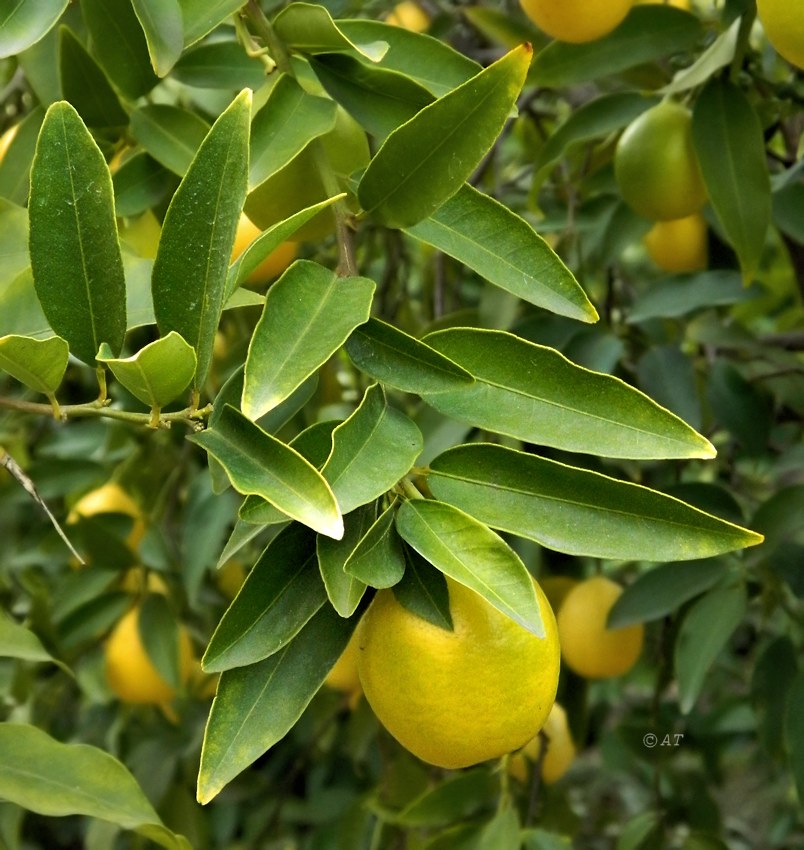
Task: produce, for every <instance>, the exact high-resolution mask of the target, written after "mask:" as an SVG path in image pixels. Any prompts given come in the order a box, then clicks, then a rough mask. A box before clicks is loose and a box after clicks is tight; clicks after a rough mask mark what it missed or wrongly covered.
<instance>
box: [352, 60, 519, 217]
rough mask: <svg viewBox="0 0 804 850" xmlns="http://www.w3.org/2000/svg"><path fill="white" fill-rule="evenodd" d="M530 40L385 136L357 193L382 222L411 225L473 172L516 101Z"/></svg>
mask: <svg viewBox="0 0 804 850" xmlns="http://www.w3.org/2000/svg"><path fill="white" fill-rule="evenodd" d="M530 57H531V49H530V46H529V45H523V46H522V47H519V48H516V49H515V50H512V51H511V52H510V53H508V54H506V55H505V56H504V57H503V58H502V59H499V60H498V61H497V62H495V63H494V64H493V65H490V66H489V67H488V68H486V69H485V70H483V71H481V72H480V73H479V74H478V75H477V76H476V77H473V78H472V79H471V80H469V81H468V82H466V83H464V84H463V85H461V86H459V87H458V88H457V89H454V90H453V91H451V92H450V93H449V94H446V95H444V96H443V97H441V98H439V99H438V100H436V101H434V102H433V103H431V104H430V105H429V106H426V107H425V108H424V109H422V110H421V111H420V112H418V113H417V114H416V115H415V116H414V117H413V118H411V119H410V121H408V122H406V123H405V124H403V125H402V126H401V127H399V128H397V129H396V130H394V132H393V133H391V135H390V136H388V138H387V139H386V140H385V141H384V142H383V144H382V147H381V148H380V149H379V151H377V153H376V155H375V156H374V158H373V159H372V160H371V162H370V163H369V166H368V168H367V169H366V170H365V172H364V173H363V177H362V178H361V180H360V184H359V185H358V189H357V196H358V199H359V200H360V203H361V205H362V206H363V209H364V210H365V211H366V212H367V213H368V214H370V215H372V216H373V217H374V218H375V219H377V220H378V221H379V222H381V223H382V224H385V225H388V226H390V227H410V226H411V225H413V224H416V223H417V222H419V221H421V220H422V219H424V218H427V216H429V215H431V214H432V213H434V212H435V211H436V209H438V207H440V206H441V204H443V203H444V201H446V200H448V199H449V198H451V197H452V196H453V195H454V194H455V193H456V192H457V191H458V190H459V189H460V188H461V186H462V185H463V183H464V181H465V180H467V179H468V178H469V176H470V175H471V174H472V172H473V171H474V170H475V168H476V167H477V165H478V164H479V163H480V161H481V159H482V158H483V156H484V154H485V153H486V152H487V151H488V149H489V148H490V147H491V146H492V145H493V144H494V140H495V139H496V138H497V136H498V135H499V133H500V131H501V130H502V128H503V124H504V123H505V121H506V119H507V118H508V116H509V114H510V112H511V109H512V108H513V106H514V105H515V103H516V99H517V96H518V95H519V91H520V89H521V88H522V83H523V82H524V79H525V73H526V72H527V68H528V64H529V63H530Z"/></svg>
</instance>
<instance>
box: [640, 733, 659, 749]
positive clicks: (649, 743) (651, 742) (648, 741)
mask: <svg viewBox="0 0 804 850" xmlns="http://www.w3.org/2000/svg"><path fill="white" fill-rule="evenodd" d="M642 743H643V744H644V745H645V746H646V747H650V748H651V749H652V748H653V747H655V746H656V744H658V743H659V739H658V738H657V737H656V736H655V735H654V734H653V732H648V734H647V735H645V737H644V738H643V739H642Z"/></svg>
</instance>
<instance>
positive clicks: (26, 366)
mask: <svg viewBox="0 0 804 850" xmlns="http://www.w3.org/2000/svg"><path fill="white" fill-rule="evenodd" d="M69 357H70V350H69V346H68V345H67V343H66V342H65V341H64V340H63V339H62V338H61V337H58V336H52V337H49V338H48V339H31V337H26V336H13V335H12V336H4V337H0V369H2V370H3V371H4V372H8V374H9V375H11V377H12V378H16V379H17V380H18V381H20V383H23V384H25V386H26V387H30V388H31V389H32V390H36V391H37V392H39V393H44V394H45V395H48V396H49V395H52V394H53V393H55V392H56V390H57V389H58V388H59V384H61V381H62V378H63V377H64V373H65V371H66V370H67V361H68V360H69Z"/></svg>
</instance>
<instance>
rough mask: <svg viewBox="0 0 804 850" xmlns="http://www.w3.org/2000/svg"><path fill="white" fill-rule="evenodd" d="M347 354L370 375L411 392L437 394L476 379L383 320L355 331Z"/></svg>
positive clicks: (368, 322)
mask: <svg viewBox="0 0 804 850" xmlns="http://www.w3.org/2000/svg"><path fill="white" fill-rule="evenodd" d="M346 351H347V353H348V354H349V358H350V359H351V361H352V363H354V364H355V366H357V368H358V369H360V370H361V371H362V372H364V373H365V374H366V375H369V376H370V377H372V378H374V379H375V380H377V381H382V382H383V383H384V384H388V385H390V386H392V387H396V388H397V389H399V390H403V391H404V392H407V393H416V394H419V395H421V394H424V393H437V392H441V391H443V390H450V389H454V388H455V387H459V386H463V385H465V384H471V383H472V382H473V380H474V379H473V378H472V376H471V375H470V374H469V373H468V372H467V371H466V370H465V369H462V368H461V367H460V366H458V365H457V364H456V363H453V362H452V361H451V360H450V359H449V358H447V357H444V355H443V354H439V353H438V352H437V351H435V349H432V348H430V346H429V345H425V343H423V342H421V341H420V340H418V339H416V338H415V337H412V336H409V335H408V334H406V333H405V332H404V331H401V330H399V329H398V328H395V327H394V326H393V325H388V324H386V323H385V322H382V321H380V320H379V319H374V318H370V319H369V320H368V321H367V322H366V323H365V324H364V325H360V327H357V328H355V330H354V331H353V332H352V335H351V336H350V337H349V339H348V340H347V342H346Z"/></svg>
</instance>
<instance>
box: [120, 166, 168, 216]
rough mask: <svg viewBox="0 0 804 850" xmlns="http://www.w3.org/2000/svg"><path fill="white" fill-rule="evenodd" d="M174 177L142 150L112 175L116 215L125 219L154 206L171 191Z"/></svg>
mask: <svg viewBox="0 0 804 850" xmlns="http://www.w3.org/2000/svg"><path fill="white" fill-rule="evenodd" d="M175 179H176V178H175V177H174V176H173V175H172V174H170V173H169V172H168V171H167V170H166V169H165V168H163V167H162V166H161V165H160V164H159V163H158V162H157V161H156V160H155V159H153V158H152V157H151V156H149V155H148V154H147V153H145V152H144V151H140V152H139V153H136V154H134V155H133V156H131V157H129V158H128V159H127V160H126V161H125V162H124V163H123V164H122V165H121V166H120V168H118V169H117V171H116V172H115V173H114V174H113V175H112V185H113V186H114V203H115V208H116V212H117V215H118V216H120V217H129V216H135V215H140V213H143V212H145V211H146V210H149V209H151V208H152V207H155V206H156V205H157V204H158V203H159V202H160V201H161V200H162V199H163V198H164V197H165V196H166V195H167V194H168V192H171V194H172V190H173V188H174V181H175Z"/></svg>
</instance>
